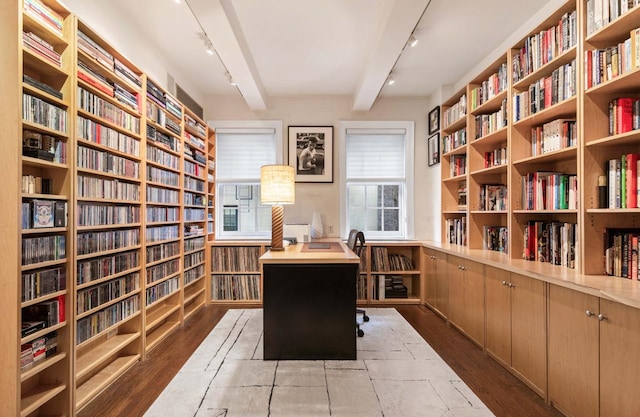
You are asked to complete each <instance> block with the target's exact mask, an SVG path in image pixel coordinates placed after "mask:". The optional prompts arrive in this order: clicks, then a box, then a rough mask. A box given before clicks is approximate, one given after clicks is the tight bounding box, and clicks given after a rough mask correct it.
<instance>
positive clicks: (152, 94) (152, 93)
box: [147, 79, 167, 109]
mask: <svg viewBox="0 0 640 417" xmlns="http://www.w3.org/2000/svg"><path fill="white" fill-rule="evenodd" d="M147 98H149V99H151V100H152V101H153V102H155V103H156V104H157V105H158V106H160V107H162V108H163V109H165V108H166V107H167V99H166V98H165V93H164V91H162V89H161V88H160V87H158V86H157V85H155V84H154V83H153V81H151V80H150V79H147Z"/></svg>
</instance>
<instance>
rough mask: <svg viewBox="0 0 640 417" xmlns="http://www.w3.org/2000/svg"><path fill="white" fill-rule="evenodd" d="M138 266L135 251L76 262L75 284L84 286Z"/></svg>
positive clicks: (138, 261)
mask: <svg viewBox="0 0 640 417" xmlns="http://www.w3.org/2000/svg"><path fill="white" fill-rule="evenodd" d="M138 266H140V254H139V252H138V251H137V250H132V251H127V252H122V253H116V254H113V255H107V256H102V257H99V258H91V259H83V260H79V261H78V265H77V271H78V274H77V276H76V282H77V283H78V285H82V284H86V283H89V282H92V281H96V280H99V279H103V278H107V277H109V276H111V275H115V274H119V273H121V272H124V271H127V270H129V269H133V268H136V267H138Z"/></svg>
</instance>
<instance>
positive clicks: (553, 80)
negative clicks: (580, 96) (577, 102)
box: [513, 59, 577, 122]
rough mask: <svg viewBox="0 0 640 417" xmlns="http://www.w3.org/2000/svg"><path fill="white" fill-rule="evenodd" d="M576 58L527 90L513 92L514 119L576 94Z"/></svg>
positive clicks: (522, 117)
mask: <svg viewBox="0 0 640 417" xmlns="http://www.w3.org/2000/svg"><path fill="white" fill-rule="evenodd" d="M576 69H577V68H576V60H575V59H573V60H571V62H570V63H568V64H565V65H562V66H560V67H559V68H556V69H555V70H553V73H552V74H551V75H549V76H548V77H543V78H540V79H539V80H537V81H535V82H534V83H532V84H531V85H529V88H528V89H527V91H523V92H521V93H514V94H513V121H514V122H517V121H518V120H521V119H524V118H526V117H528V116H530V115H532V114H536V113H538V112H540V111H542V110H544V109H546V108H549V107H551V106H553V105H554V104H557V103H559V102H561V101H564V100H567V99H569V98H571V97H573V96H575V94H576Z"/></svg>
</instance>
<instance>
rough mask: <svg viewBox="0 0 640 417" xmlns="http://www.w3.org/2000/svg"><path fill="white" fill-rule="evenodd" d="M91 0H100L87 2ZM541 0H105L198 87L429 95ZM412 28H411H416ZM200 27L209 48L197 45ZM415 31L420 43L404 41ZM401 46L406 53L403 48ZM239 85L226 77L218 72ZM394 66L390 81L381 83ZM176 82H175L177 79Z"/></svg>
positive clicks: (250, 93) (263, 102) (257, 98)
mask: <svg viewBox="0 0 640 417" xmlns="http://www.w3.org/2000/svg"><path fill="white" fill-rule="evenodd" d="M88 1H90V2H91V1H95V2H98V1H99V0H88ZM548 1H549V0H315V1H314V0H182V2H181V3H180V4H179V3H177V2H176V0H137V1H131V0H111V2H112V3H111V4H114V5H116V7H118V8H119V9H120V10H121V12H122V16H123V17H122V18H123V20H124V21H126V20H131V24H132V25H135V26H136V27H137V28H138V29H139V31H140V32H141V33H143V35H144V36H147V37H148V38H149V41H150V42H152V44H154V45H155V47H156V48H157V50H158V53H159V54H161V55H164V56H165V57H166V59H169V60H171V62H173V63H174V65H175V67H176V68H179V70H180V72H181V73H182V75H183V76H185V77H188V78H189V84H190V85H192V86H195V88H197V89H198V94H199V95H201V96H206V95H230V94H242V96H243V97H244V99H245V100H246V102H247V103H248V105H249V107H250V108H252V109H253V110H264V109H267V108H268V101H269V97H282V96H287V97H291V96H318V95H322V96H328V95H329V96H351V97H352V98H353V103H354V104H353V108H354V110H369V109H370V108H371V106H372V105H373V103H374V102H375V99H376V98H377V97H378V96H384V97H428V96H430V95H432V94H434V93H437V92H438V91H439V89H440V87H441V86H443V85H453V84H455V83H456V82H457V81H459V79H460V78H461V77H462V76H463V75H464V74H466V73H468V72H469V71H470V70H471V69H472V68H474V66H475V65H476V64H477V63H478V62H479V61H481V60H483V59H485V58H486V57H487V55H488V54H490V53H491V52H492V51H494V50H495V49H496V47H498V46H499V45H500V44H501V43H502V42H503V41H504V40H505V38H507V37H509V35H511V34H512V33H513V32H514V31H515V30H517V29H518V28H520V27H521V26H522V25H523V24H524V23H525V22H526V21H527V20H528V19H530V17H531V15H533V14H535V13H536V12H537V11H538V10H539V9H540V8H541V7H542V6H543V5H545V4H546V3H547V2H548ZM414 29H415V30H414ZM200 32H206V34H207V36H208V38H209V39H210V40H211V42H212V44H213V47H214V49H215V51H216V54H215V55H213V56H212V55H208V54H207V53H206V52H205V42H204V41H203V40H202V39H201V38H200V37H199V33H200ZM412 32H413V33H414V34H415V36H416V38H418V40H419V43H418V44H417V45H416V46H415V47H413V48H408V47H407V48H405V46H406V42H407V40H408V38H409V36H410V35H411V33H412ZM403 49H404V52H403ZM227 70H228V71H229V73H230V74H231V76H232V77H233V79H234V80H235V81H236V82H237V87H234V86H231V85H230V84H229V83H228V80H227V76H226V71H227ZM391 70H392V71H393V77H394V79H395V80H396V82H395V84H393V85H387V84H386V83H385V80H386V79H387V75H388V74H389V72H390V71H391ZM176 81H177V83H178V84H180V79H179V78H177V79H176Z"/></svg>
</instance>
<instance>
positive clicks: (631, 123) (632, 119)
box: [609, 43, 640, 135]
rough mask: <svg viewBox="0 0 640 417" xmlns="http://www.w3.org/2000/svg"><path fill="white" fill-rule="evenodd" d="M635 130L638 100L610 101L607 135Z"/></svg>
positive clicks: (639, 112)
mask: <svg viewBox="0 0 640 417" xmlns="http://www.w3.org/2000/svg"><path fill="white" fill-rule="evenodd" d="M638 45H640V43H638ZM637 129H640V98H636V97H619V98H615V99H613V100H611V102H610V103H609V135H618V134H621V133H625V132H630V131H632V130H637Z"/></svg>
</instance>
